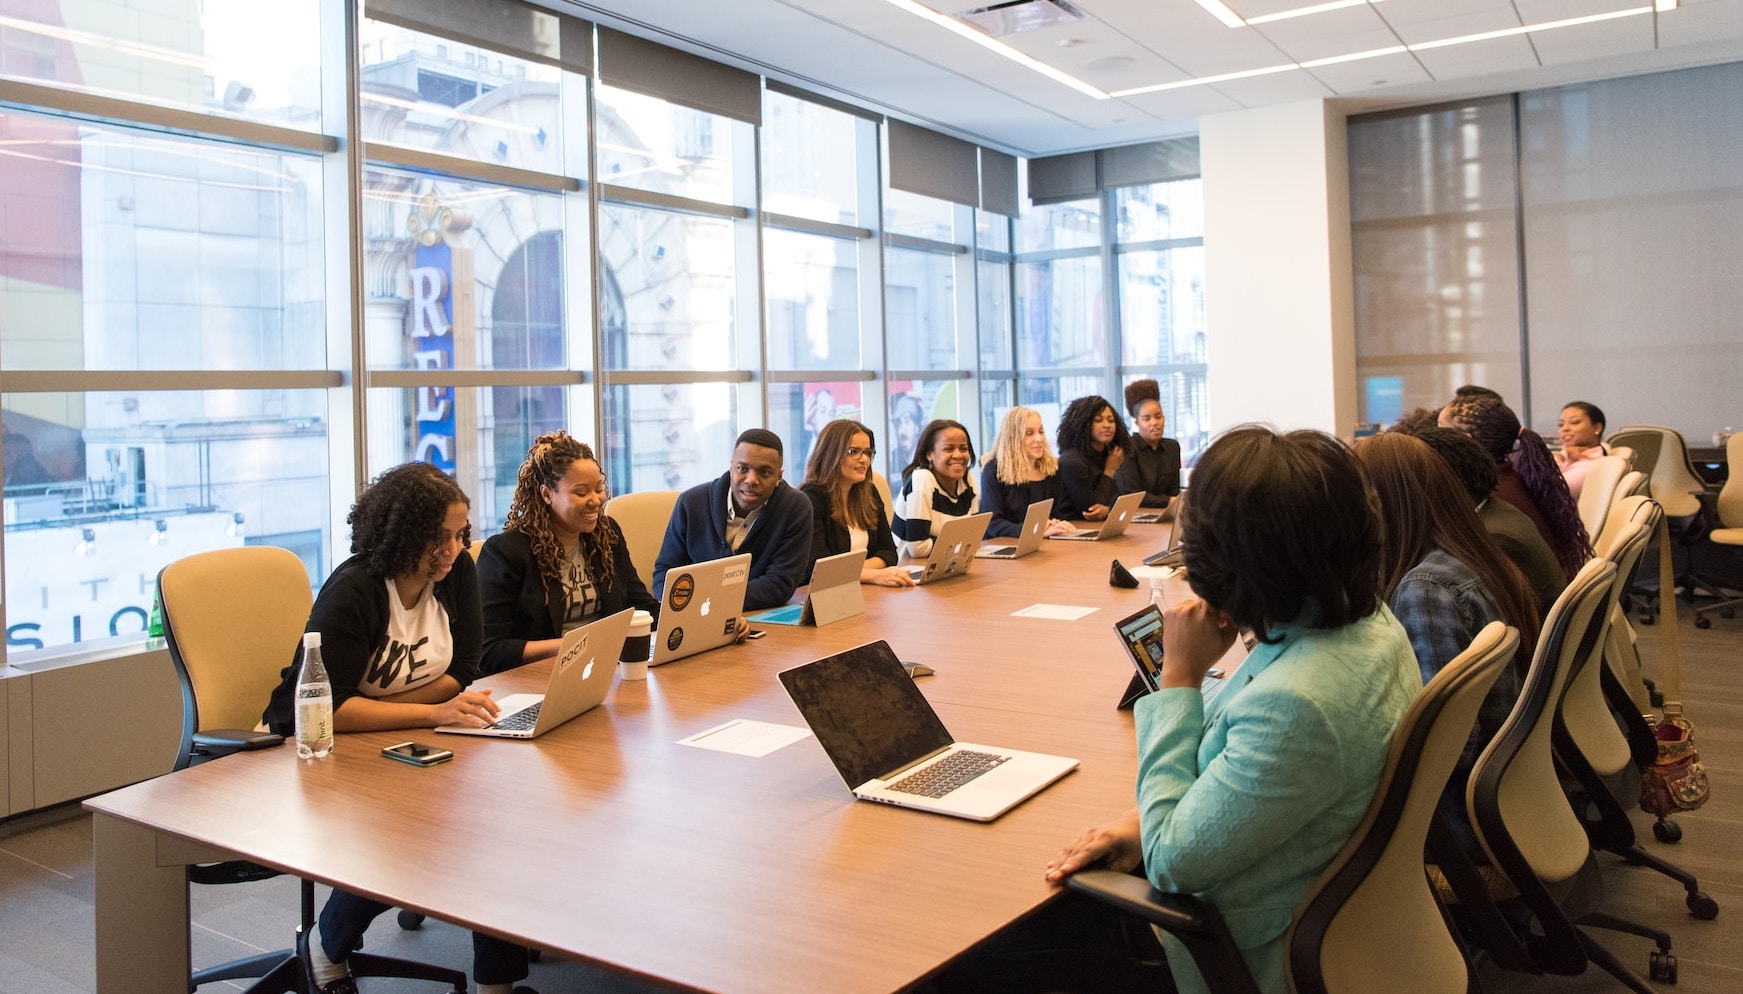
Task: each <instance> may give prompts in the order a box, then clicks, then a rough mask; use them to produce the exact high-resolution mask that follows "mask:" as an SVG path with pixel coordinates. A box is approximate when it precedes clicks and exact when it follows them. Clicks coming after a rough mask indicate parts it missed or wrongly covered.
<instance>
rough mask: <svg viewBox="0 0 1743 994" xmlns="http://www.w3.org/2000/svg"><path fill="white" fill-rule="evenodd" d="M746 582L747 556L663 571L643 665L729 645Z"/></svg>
mask: <svg viewBox="0 0 1743 994" xmlns="http://www.w3.org/2000/svg"><path fill="white" fill-rule="evenodd" d="M748 582H750V553H748V552H747V553H745V554H743V555H739V556H728V557H726V558H725V559H714V560H710V561H709V562H705V563H694V564H692V565H689V566H674V567H672V568H671V569H669V570H667V571H666V597H665V603H664V604H663V605H661V607H660V627H659V630H658V631H656V632H655V633H654V658H653V659H650V660H649V661H648V665H649V666H664V665H665V664H667V663H670V662H673V661H674V660H679V659H683V658H684V657H686V656H694V655H696V654H697V653H698V652H707V651H708V650H709V649H718V648H719V647H721V646H723V645H725V644H727V643H728V642H731V641H732V633H733V630H734V628H736V627H737V625H738V616H739V614H740V613H742V612H743V611H744V588H745V584H746V583H748Z"/></svg>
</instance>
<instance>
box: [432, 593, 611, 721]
mask: <svg viewBox="0 0 1743 994" xmlns="http://www.w3.org/2000/svg"><path fill="white" fill-rule="evenodd" d="M634 614H635V612H634V611H633V610H623V611H619V612H617V613H616V614H613V615H610V616H608V617H604V618H600V619H599V620H598V621H593V622H589V623H587V624H585V625H582V626H581V627H579V628H572V629H570V630H569V634H567V635H565V636H563V645H562V647H560V648H559V649H558V650H557V660H556V662H554V663H552V664H551V679H550V682H549V683H547V684H546V685H545V692H544V693H542V694H510V695H508V696H507V697H504V698H503V699H502V700H500V701H497V702H496V703H497V706H498V707H500V708H501V709H502V710H501V711H499V712H498V713H497V715H496V721H495V723H494V724H491V725H488V726H486V727H484V728H473V727H471V726H470V725H438V726H436V731H438V732H447V733H448V734H450V735H488V736H490V737H492V738H498V739H536V738H538V737H539V736H541V735H543V734H545V733H546V732H548V731H550V730H551V729H553V728H556V727H557V726H558V725H561V724H563V723H564V722H566V721H568V720H569V719H571V718H574V717H576V716H577V715H581V714H585V713H586V712H588V711H591V710H593V709H594V708H596V707H598V706H599V704H600V702H602V701H604V700H605V695H606V693H607V692H608V691H610V690H611V681H612V678H613V677H614V676H616V675H617V657H618V654H619V653H620V652H622V651H623V640H624V639H625V638H626V637H628V636H629V622H630V618H631V616H633V615H634Z"/></svg>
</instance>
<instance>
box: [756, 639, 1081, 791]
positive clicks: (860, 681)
mask: <svg viewBox="0 0 1743 994" xmlns="http://www.w3.org/2000/svg"><path fill="white" fill-rule="evenodd" d="M780 676H781V686H783V687H785V688H786V689H787V695H788V696H789V697H791V698H792V699H793V703H794V704H795V705H797V706H798V708H799V713H800V714H801V715H804V717H805V723H806V724H808V725H810V726H811V731H812V733H813V734H815V735H816V736H817V741H818V742H820V743H821V744H822V745H823V751H824V752H826V753H828V754H829V759H830V761H831V762H833V763H834V764H835V769H836V770H837V771H838V772H839V773H840V774H841V778H842V779H843V780H845V781H847V786H848V787H849V788H850V789H852V791H853V796H855V797H857V798H860V799H862V800H867V801H879V802H882V803H884V804H896V805H900V806H902V807H908V808H919V809H921V810H922V811H934V812H937V813H938V814H945V815H952V816H955V817H957V818H971V819H973V820H975V821H992V820H993V819H994V818H997V817H998V816H999V815H1002V814H1004V813H1005V812H1006V811H1009V810H1010V809H1011V808H1012V807H1015V806H1016V804H1017V803H1018V802H1019V801H1022V800H1023V799H1025V798H1027V797H1028V796H1029V795H1031V794H1034V793H1037V792H1038V791H1040V790H1041V788H1043V787H1045V786H1047V785H1048V784H1050V783H1052V782H1053V781H1055V780H1057V779H1059V778H1060V777H1062V776H1064V775H1065V774H1067V773H1069V772H1071V771H1072V770H1074V769H1076V768H1077V760H1075V759H1068V758H1066V757H1064V756H1049V755H1046V754H1044V753H1037V752H1018V751H1016V750H1014V749H997V748H993V747H990V746H981V745H971V744H968V743H965V742H956V741H953V740H952V739H951V737H950V733H949V732H948V731H946V730H945V728H944V723H943V722H942V721H939V720H938V714H937V713H936V712H934V711H933V710H932V705H931V704H929V703H928V702H927V701H926V696H925V695H924V694H922V693H920V689H919V687H917V686H916V685H915V683H914V680H913V678H912V677H910V676H908V674H907V671H906V670H904V669H902V664H901V662H900V661H898V660H897V659H896V654H895V652H893V651H892V650H891V649H890V645H889V643H888V642H881V641H880V642H873V643H871V644H870V645H862V646H860V647H859V648H857V649H849V650H847V651H846V652H842V653H837V654H836V655H833V656H827V657H825V658H823V659H819V660H817V661H816V662H813V663H806V664H805V665H803V666H798V667H795V668H793V669H790V670H784V671H782V673H781V674H780Z"/></svg>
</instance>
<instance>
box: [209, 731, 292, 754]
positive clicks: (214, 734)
mask: <svg viewBox="0 0 1743 994" xmlns="http://www.w3.org/2000/svg"><path fill="white" fill-rule="evenodd" d="M283 742H284V736H282V735H276V734H274V733H272V732H257V731H255V730H254V729H252V728H213V729H208V730H207V731H204V732H195V733H194V754H195V755H197V756H204V757H208V758H213V759H215V758H217V757H219V756H228V755H230V754H231V753H236V752H248V751H251V750H254V749H270V748H272V747H273V746H275V745H280V744H282V743H283Z"/></svg>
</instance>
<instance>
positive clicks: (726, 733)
mask: <svg viewBox="0 0 1743 994" xmlns="http://www.w3.org/2000/svg"><path fill="white" fill-rule="evenodd" d="M810 736H811V730H810V729H809V728H801V727H799V726H797V725H774V724H770V723H769V722H766V721H751V720H749V719H746V718H734V719H732V720H731V721H729V722H727V723H725V724H724V725H715V726H714V727H713V728H710V729H708V730H707V731H705V732H697V733H696V734H695V735H692V736H690V737H689V738H687V739H679V740H678V744H679V745H687V746H695V747H696V748H698V749H713V750H716V751H718V752H731V753H736V754H738V755H740V756H757V757H762V756H767V755H768V754H769V753H771V752H774V751H775V750H776V749H779V748H781V747H783V746H790V745H792V744H793V743H795V742H797V741H799V740H800V739H804V738H810Z"/></svg>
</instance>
